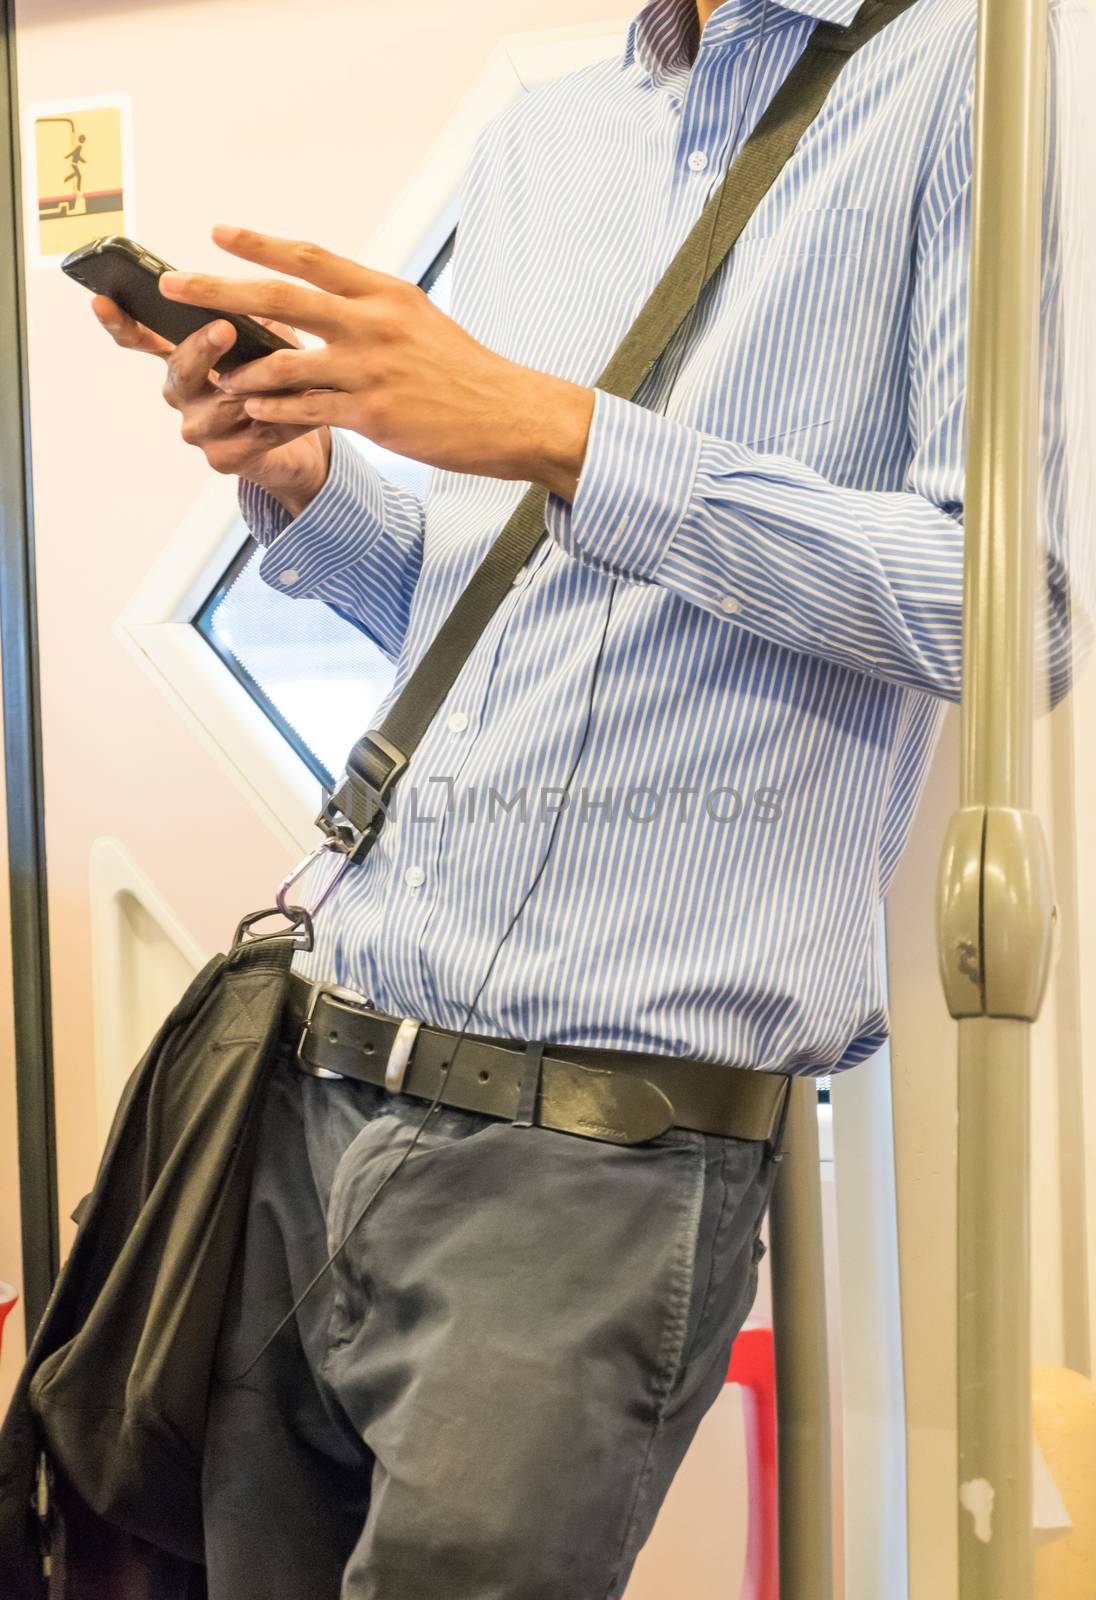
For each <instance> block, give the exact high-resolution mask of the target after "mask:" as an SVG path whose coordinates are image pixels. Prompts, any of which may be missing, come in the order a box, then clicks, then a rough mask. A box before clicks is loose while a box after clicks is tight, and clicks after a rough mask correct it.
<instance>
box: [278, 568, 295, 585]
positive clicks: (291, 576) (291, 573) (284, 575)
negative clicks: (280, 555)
mask: <svg viewBox="0 0 1096 1600" xmlns="http://www.w3.org/2000/svg"><path fill="white" fill-rule="evenodd" d="M299 577H300V573H299V572H298V571H297V569H296V567H286V569H285V571H284V572H279V574H278V582H279V583H285V584H289V583H296V581H297V579H298V578H299Z"/></svg>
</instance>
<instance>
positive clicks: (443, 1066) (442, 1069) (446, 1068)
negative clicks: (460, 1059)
mask: <svg viewBox="0 0 1096 1600" xmlns="http://www.w3.org/2000/svg"><path fill="white" fill-rule="evenodd" d="M438 1070H439V1072H448V1071H449V1063H448V1061H443V1062H442V1063H441V1065H440V1067H439V1068H438Z"/></svg>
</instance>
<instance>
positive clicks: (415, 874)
mask: <svg viewBox="0 0 1096 1600" xmlns="http://www.w3.org/2000/svg"><path fill="white" fill-rule="evenodd" d="M425 877H426V873H425V872H424V871H423V870H422V868H421V867H408V869H407V871H406V872H405V873H404V875H403V881H404V883H406V884H407V885H408V887H409V888H411V889H417V888H418V887H419V885H420V884H421V883H422V881H423V879H424V878H425Z"/></svg>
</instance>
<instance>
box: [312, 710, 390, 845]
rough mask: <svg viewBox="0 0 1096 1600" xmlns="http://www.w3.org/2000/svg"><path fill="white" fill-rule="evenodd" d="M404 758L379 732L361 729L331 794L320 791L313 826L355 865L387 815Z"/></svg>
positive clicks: (372, 842)
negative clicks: (366, 731)
mask: <svg viewBox="0 0 1096 1600" xmlns="http://www.w3.org/2000/svg"><path fill="white" fill-rule="evenodd" d="M407 761H408V758H407V756H405V755H404V753H403V751H402V750H399V749H397V747H396V746H395V745H394V744H393V743H392V741H391V740H390V739H386V738H385V736H384V734H383V733H376V732H369V733H363V734H362V736H361V738H360V739H359V740H358V742H357V744H356V745H355V746H354V748H353V750H351V752H350V758H349V760H348V761H347V764H346V776H345V778H344V779H343V781H342V783H341V784H340V785H339V787H338V788H337V789H336V790H335V792H334V793H333V794H332V793H330V792H329V791H328V790H326V789H325V790H324V792H323V805H322V806H321V808H320V812H319V815H318V816H317V818H316V826H317V827H318V828H320V829H322V830H323V832H324V833H326V834H327V836H328V839H329V840H330V841H331V848H332V849H333V850H338V851H340V852H341V853H342V854H343V855H345V856H347V857H348V858H349V859H350V860H351V861H353V862H354V863H355V865H358V864H359V863H360V862H362V861H364V859H365V857H366V856H367V855H368V854H369V851H370V850H371V849H372V848H373V846H374V844H375V843H376V842H377V835H378V834H379V832H380V830H381V828H382V827H383V825H384V819H385V817H386V815H387V806H386V801H387V799H388V796H389V794H390V793H391V790H392V786H393V784H394V783H395V781H396V779H397V778H398V777H399V775H400V773H401V772H402V771H403V769H404V767H406V765H407Z"/></svg>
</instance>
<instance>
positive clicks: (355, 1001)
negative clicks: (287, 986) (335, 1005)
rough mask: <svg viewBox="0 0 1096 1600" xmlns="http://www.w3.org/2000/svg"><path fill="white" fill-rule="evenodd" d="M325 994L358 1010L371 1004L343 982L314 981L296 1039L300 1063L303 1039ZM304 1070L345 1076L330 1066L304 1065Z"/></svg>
mask: <svg viewBox="0 0 1096 1600" xmlns="http://www.w3.org/2000/svg"><path fill="white" fill-rule="evenodd" d="M327 995H330V996H331V997H332V998H333V999H335V1000H341V1001H343V1002H344V1004H347V1005H351V1006H354V1007H355V1008H356V1009H357V1010H358V1011H368V1010H370V1009H371V1007H372V1004H373V1002H372V1001H371V1000H368V999H366V997H365V995H363V994H359V993H358V991H357V990H356V989H348V988H347V987H346V985H345V984H343V983H314V984H313V985H312V992H311V994H310V995H309V997H308V1010H307V1011H306V1012H305V1014H304V1021H303V1022H302V1024H301V1033H300V1038H299V1039H298V1040H297V1059H298V1060H299V1061H302V1064H304V1063H303V1058H302V1055H301V1052H302V1051H303V1050H304V1044H305V1040H306V1039H307V1038H308V1032H309V1029H310V1028H311V1026H312V1019H313V1017H314V1016H315V1014H316V1007H317V1006H318V1005H319V1003H320V1001H321V1000H322V999H323V998H324V997H325V996H327ZM305 1071H306V1072H308V1073H310V1074H311V1075H312V1077H314V1078H345V1076H346V1074H345V1073H344V1072H332V1071H331V1069H330V1067H312V1066H308V1065H305Z"/></svg>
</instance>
